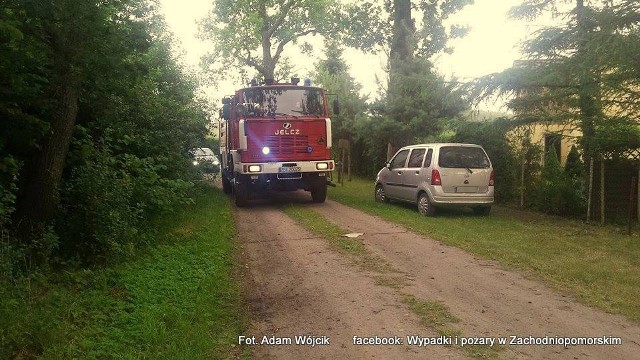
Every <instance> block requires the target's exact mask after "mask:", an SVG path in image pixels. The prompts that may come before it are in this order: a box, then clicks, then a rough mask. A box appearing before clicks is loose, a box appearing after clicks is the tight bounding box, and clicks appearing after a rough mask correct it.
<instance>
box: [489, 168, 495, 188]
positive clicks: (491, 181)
mask: <svg viewBox="0 0 640 360" xmlns="http://www.w3.org/2000/svg"><path fill="white" fill-rule="evenodd" d="M495 182H496V173H495V172H494V171H493V170H491V175H489V186H493V185H494V184H495Z"/></svg>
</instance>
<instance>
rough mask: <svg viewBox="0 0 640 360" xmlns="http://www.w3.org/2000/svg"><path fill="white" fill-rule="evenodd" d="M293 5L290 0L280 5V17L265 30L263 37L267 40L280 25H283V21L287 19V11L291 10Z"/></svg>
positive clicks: (292, 1)
mask: <svg viewBox="0 0 640 360" xmlns="http://www.w3.org/2000/svg"><path fill="white" fill-rule="evenodd" d="M293 4H295V1H294V0H290V1H287V2H286V3H285V4H284V5H282V7H281V8H280V16H279V17H278V18H277V19H276V21H275V22H274V23H273V24H272V25H271V27H270V28H269V29H268V30H267V32H266V34H265V35H267V36H268V37H269V38H270V37H271V36H273V34H274V33H275V32H276V30H278V28H279V27H280V26H282V24H283V23H284V20H285V19H286V18H287V15H288V14H289V10H291V8H292V7H293Z"/></svg>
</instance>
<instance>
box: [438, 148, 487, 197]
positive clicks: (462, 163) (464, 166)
mask: <svg viewBox="0 0 640 360" xmlns="http://www.w3.org/2000/svg"><path fill="white" fill-rule="evenodd" d="M438 169H439V171H440V176H441V178H442V191H443V192H445V193H458V194H479V193H486V192H488V191H489V178H490V176H491V162H490V161H489V157H488V156H487V154H486V153H485V152H484V150H483V149H482V147H480V146H472V145H447V146H443V147H441V148H440V150H439V154H438Z"/></svg>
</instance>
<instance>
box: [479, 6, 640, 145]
mask: <svg viewBox="0 0 640 360" xmlns="http://www.w3.org/2000/svg"><path fill="white" fill-rule="evenodd" d="M563 3H566V2H564V1H559V0H558V1H556V0H551V1H549V0H529V1H524V2H523V3H522V5H520V6H518V7H515V8H514V9H512V11H511V14H512V16H514V17H518V18H528V19H530V18H535V17H538V16H540V15H542V14H544V13H551V14H553V15H555V16H556V17H557V18H562V19H565V21H564V23H563V24H561V25H558V26H553V27H546V28H543V29H541V30H539V31H538V32H536V33H535V34H534V36H533V37H532V38H531V39H529V40H528V41H527V42H525V44H524V45H523V49H524V52H525V53H526V54H527V57H528V59H526V60H524V61H520V62H518V63H517V64H516V65H515V66H514V67H513V68H511V69H508V70H506V71H503V72H502V73H499V74H492V75H489V76H486V77H485V78H484V79H483V80H482V81H481V82H480V85H479V88H480V89H481V92H484V95H486V94H487V93H495V92H498V93H501V94H512V95H516V96H515V98H514V99H513V100H512V101H510V103H509V106H510V107H511V108H512V109H513V110H514V111H515V112H516V113H517V114H518V116H521V117H529V118H533V119H537V120H539V121H548V122H558V123H563V122H568V121H574V122H576V123H577V124H578V126H579V128H580V130H581V131H582V134H583V136H582V137H581V139H580V140H579V144H580V146H581V150H582V153H583V156H584V157H585V158H591V157H592V156H594V155H595V154H597V153H600V152H602V151H618V152H619V151H623V150H625V149H630V148H636V147H638V145H639V144H640V141H639V137H638V130H637V124H638V120H640V118H639V117H638V116H639V114H640V106H639V105H640V104H639V103H638V101H637V98H638V95H639V92H638V89H640V87H639V85H640V82H639V79H640V77H638V74H640V72H639V65H638V63H639V62H638V61H637V60H638V59H637V53H638V51H639V50H640V33H639V32H638V25H639V24H640V6H638V3H637V1H635V0H620V1H616V2H612V1H604V0H602V1H589V2H584V4H583V2H577V3H575V5H574V4H573V2H571V5H568V6H565V4H563Z"/></svg>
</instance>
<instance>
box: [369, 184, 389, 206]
mask: <svg viewBox="0 0 640 360" xmlns="http://www.w3.org/2000/svg"><path fill="white" fill-rule="evenodd" d="M373 196H374V197H375V199H376V202H379V203H388V202H389V198H388V197H387V194H386V193H385V191H384V185H382V184H378V185H376V191H375V193H374V194H373Z"/></svg>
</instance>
